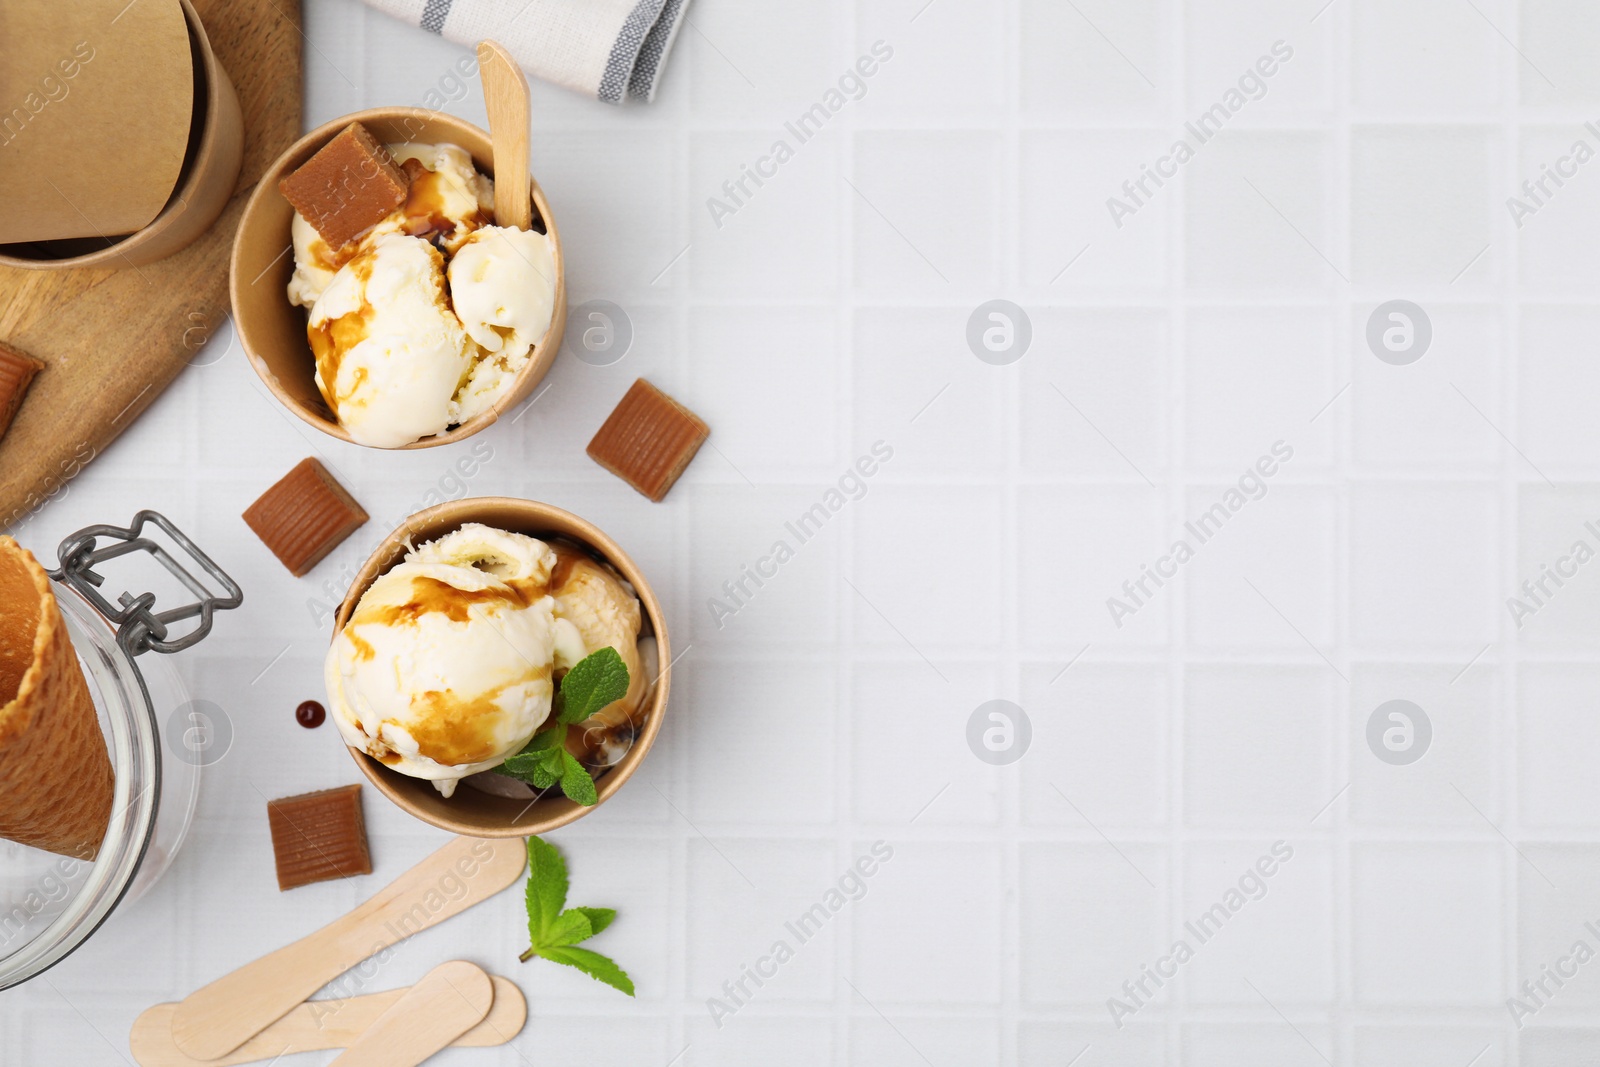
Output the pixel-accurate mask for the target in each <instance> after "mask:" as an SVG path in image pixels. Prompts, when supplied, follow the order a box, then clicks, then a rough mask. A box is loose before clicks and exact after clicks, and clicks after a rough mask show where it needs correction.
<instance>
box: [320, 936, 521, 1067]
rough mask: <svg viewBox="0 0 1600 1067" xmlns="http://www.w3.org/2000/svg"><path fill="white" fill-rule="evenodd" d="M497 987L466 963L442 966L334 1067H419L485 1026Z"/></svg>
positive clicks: (378, 1020)
mask: <svg viewBox="0 0 1600 1067" xmlns="http://www.w3.org/2000/svg"><path fill="white" fill-rule="evenodd" d="M493 1003H494V986H493V985H492V984H491V983H490V981H489V976H488V975H487V974H484V973H483V968H481V967H478V966H476V965H475V964H471V963H468V962H467V961H466V960H451V961H450V962H449V963H441V964H440V965H439V966H437V967H435V968H434V969H433V970H431V971H429V972H428V973H427V974H425V975H423V977H422V981H420V982H418V983H417V984H416V985H414V986H412V987H411V988H410V989H409V990H407V991H406V995H405V996H403V997H401V998H400V999H399V1000H397V1001H395V1003H394V1006H393V1007H391V1008H390V1009H389V1010H388V1011H386V1012H384V1013H383V1014H382V1015H380V1016H378V1018H377V1020H376V1021H374V1022H373V1024H372V1025H371V1026H369V1027H367V1029H366V1031H365V1032H363V1033H362V1035H361V1036H360V1037H358V1038H356V1040H355V1042H354V1043H353V1044H352V1045H351V1046H350V1047H349V1048H348V1049H346V1050H345V1052H344V1053H343V1054H342V1055H341V1056H339V1058H338V1059H336V1060H334V1061H333V1063H331V1064H329V1065H328V1067H417V1064H419V1063H421V1062H422V1061H424V1060H426V1059H428V1057H430V1056H432V1055H433V1054H434V1053H435V1052H438V1051H440V1050H442V1049H445V1048H448V1047H449V1046H450V1044H451V1042H453V1041H455V1039H456V1038H458V1037H460V1036H461V1035H462V1034H464V1033H466V1032H467V1031H468V1030H471V1029H472V1028H473V1027H474V1026H477V1025H478V1024H479V1023H481V1022H483V1020H484V1017H485V1016H487V1015H488V1014H489V1007H490V1005H492V1004H493Z"/></svg>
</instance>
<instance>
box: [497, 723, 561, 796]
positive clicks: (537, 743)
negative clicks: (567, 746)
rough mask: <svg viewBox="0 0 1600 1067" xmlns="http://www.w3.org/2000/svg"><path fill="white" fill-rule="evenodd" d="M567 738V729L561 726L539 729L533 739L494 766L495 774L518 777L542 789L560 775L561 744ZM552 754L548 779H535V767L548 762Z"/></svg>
mask: <svg viewBox="0 0 1600 1067" xmlns="http://www.w3.org/2000/svg"><path fill="white" fill-rule="evenodd" d="M566 739H567V731H566V729H565V728H564V727H561V726H552V727H551V728H550V729H548V730H540V731H539V732H538V733H536V734H534V735H533V739H532V740H530V741H529V742H528V743H527V744H526V745H524V746H523V747H522V751H521V752H518V753H517V754H516V755H515V756H512V757H511V758H510V759H508V760H506V761H505V762H504V763H502V764H500V766H498V767H496V768H495V769H494V770H495V773H496V774H503V775H505V776H506V777H508V778H518V779H521V780H522V781H524V782H532V783H533V784H534V785H535V786H536V787H538V788H540V789H544V788H546V787H547V786H549V785H550V784H551V782H554V781H555V780H556V779H557V778H559V777H561V773H560V768H561V755H560V751H561V746H562V744H563V743H565V741H566ZM551 755H554V756H555V763H554V765H553V766H550V770H551V772H552V773H551V774H550V775H549V781H546V782H544V783H543V784H541V783H540V782H538V781H537V780H536V778H537V777H538V776H537V774H536V769H537V768H538V766H539V764H540V763H541V762H544V763H547V764H548V757H549V756H551Z"/></svg>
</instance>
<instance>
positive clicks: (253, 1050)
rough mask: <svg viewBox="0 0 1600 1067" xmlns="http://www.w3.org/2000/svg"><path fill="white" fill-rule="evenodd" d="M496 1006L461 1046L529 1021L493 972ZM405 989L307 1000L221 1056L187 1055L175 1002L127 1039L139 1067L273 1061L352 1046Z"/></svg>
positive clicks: (519, 1000)
mask: <svg viewBox="0 0 1600 1067" xmlns="http://www.w3.org/2000/svg"><path fill="white" fill-rule="evenodd" d="M491 981H493V983H494V1006H493V1007H491V1008H490V1009H489V1015H488V1017H487V1018H485V1019H484V1020H483V1021H482V1022H481V1023H479V1024H478V1025H477V1026H474V1027H473V1028H472V1029H471V1030H468V1031H467V1032H466V1033H464V1034H462V1035H461V1036H460V1037H458V1038H456V1040H455V1044H456V1046H457V1047H460V1048H484V1047H487V1046H490V1045H503V1044H505V1043H506V1042H508V1041H510V1040H511V1039H512V1038H513V1037H516V1036H517V1034H519V1033H521V1032H522V1027H523V1024H524V1023H526V1022H527V1021H528V1002H527V1000H526V999H525V998H524V997H523V995H522V990H520V989H518V988H517V987H516V985H515V984H514V983H513V982H512V981H511V980H510V979H507V978H501V977H500V976H498V975H495V976H494V977H493V978H492V979H491ZM406 992H407V990H405V989H388V990H385V991H383V992H382V993H368V994H366V995H364V996H359V997H350V998H348V999H336V1000H308V1001H304V1002H303V1003H301V1004H300V1005H299V1007H297V1008H295V1009H294V1010H293V1011H291V1012H289V1014H288V1015H285V1016H284V1017H283V1018H281V1019H279V1020H278V1021H277V1022H275V1023H273V1024H272V1025H271V1026H269V1027H267V1028H266V1029H265V1030H263V1031H261V1032H260V1033H259V1034H257V1035H256V1036H255V1037H252V1038H251V1039H250V1040H249V1041H246V1042H245V1043H244V1044H242V1045H240V1046H239V1047H238V1048H236V1049H234V1050H233V1051H232V1052H230V1053H228V1054H227V1055H226V1056H224V1057H222V1058H221V1059H218V1060H197V1059H194V1058H193V1057H190V1056H186V1055H184V1053H183V1050H182V1049H180V1048H178V1046H177V1044H176V1043H175V1042H174V1041H173V1040H172V1015H173V1013H174V1012H176V1011H177V1010H178V1005H176V1004H157V1005H156V1006H155V1007H153V1008H149V1009H147V1010H146V1011H145V1012H144V1014H142V1015H140V1016H139V1017H138V1018H137V1019H135V1020H134V1023H133V1033H132V1034H131V1035H130V1036H129V1038H128V1043H129V1045H130V1046H131V1047H132V1049H133V1058H134V1059H135V1060H136V1061H137V1062H138V1063H139V1065H140V1067H234V1065H235V1064H240V1063H254V1062H256V1061H257V1060H272V1059H276V1058H277V1057H279V1056H288V1055H292V1054H294V1053H296V1052H317V1051H321V1050H323V1049H330V1048H349V1047H350V1046H351V1045H352V1044H353V1043H354V1042H355V1040H356V1038H358V1037H360V1036H361V1034H362V1033H363V1032H364V1031H365V1030H366V1029H367V1028H368V1027H370V1026H371V1025H372V1024H373V1023H374V1022H376V1021H377V1020H378V1017H379V1016H380V1015H382V1014H383V1013H384V1012H386V1011H388V1010H389V1009H390V1008H392V1007H393V1006H394V1005H395V1002H396V1001H398V1000H400V998H401V997H403V996H405V994H406Z"/></svg>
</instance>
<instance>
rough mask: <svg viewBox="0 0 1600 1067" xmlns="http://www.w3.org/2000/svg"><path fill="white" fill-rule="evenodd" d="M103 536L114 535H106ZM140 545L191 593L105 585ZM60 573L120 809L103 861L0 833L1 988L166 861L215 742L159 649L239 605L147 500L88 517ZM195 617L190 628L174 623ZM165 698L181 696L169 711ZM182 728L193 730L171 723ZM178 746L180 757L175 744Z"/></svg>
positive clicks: (139, 887)
mask: <svg viewBox="0 0 1600 1067" xmlns="http://www.w3.org/2000/svg"><path fill="white" fill-rule="evenodd" d="M146 525H153V526H155V527H157V528H159V529H161V530H162V531H164V532H165V533H166V534H167V536H168V538H170V539H171V541H172V542H173V543H175V544H176V545H177V546H178V547H179V548H181V549H182V550H183V552H185V553H186V554H187V555H188V556H189V557H190V562H191V563H192V564H197V565H198V568H199V569H200V570H201V571H202V572H204V574H205V575H206V576H207V577H209V578H210V579H211V581H212V583H213V585H214V586H219V587H221V589H223V590H224V591H225V592H224V595H222V596H217V595H214V594H213V592H212V590H211V589H210V588H208V587H207V585H205V584H204V583H203V582H202V581H201V580H200V579H199V578H197V577H196V576H195V575H194V574H193V573H191V572H190V570H189V569H187V568H186V567H185V565H184V563H183V562H181V561H180V560H179V559H178V558H176V557H175V556H173V555H172V554H170V553H169V552H168V551H167V550H166V548H164V547H163V546H162V545H161V544H159V543H157V542H155V541H152V540H151V539H149V538H147V537H144V536H142V532H143V530H144V527H145V526H146ZM100 542H109V543H108V544H105V546H104V547H99V548H97V544H98V543H100ZM131 552H148V553H149V554H150V555H151V556H153V557H154V558H155V559H156V560H157V561H158V562H159V563H161V564H162V565H163V566H164V567H166V569H167V570H168V571H169V572H171V573H172V575H173V576H174V577H175V578H177V579H178V580H179V581H180V582H181V583H182V584H183V585H184V587H185V588H186V589H188V590H189V592H191V593H192V594H193V595H194V596H195V597H196V600H195V602H194V603H191V604H186V605H183V606H181V607H178V608H173V609H170V610H158V609H157V608H156V605H155V598H154V596H152V595H151V594H149V593H145V594H141V595H139V596H134V595H132V594H129V593H123V594H121V595H120V597H119V598H118V601H117V603H115V604H113V603H112V602H111V601H109V600H107V599H106V598H105V597H104V596H103V595H102V594H101V593H100V592H99V586H100V584H101V583H102V581H103V578H102V576H101V575H99V574H97V573H96V572H95V570H94V567H95V566H96V565H98V564H102V563H104V562H106V561H108V560H111V559H114V558H116V557H119V556H123V555H127V554H129V553H131ZM59 557H60V566H59V568H58V569H57V570H54V571H52V572H51V573H50V577H51V586H52V589H53V590H54V592H55V597H56V603H57V604H58V605H60V607H61V614H62V618H63V619H64V620H65V622H66V625H67V632H68V634H69V636H70V637H71V639H72V645H73V648H74V650H75V651H76V652H77V655H78V662H79V664H80V665H81V666H82V668H83V676H84V680H85V681H86V682H87V683H88V687H89V693H90V695H91V696H92V697H93V699H94V703H95V708H96V710H97V711H98V713H99V716H100V726H101V729H102V730H103V731H104V733H105V738H106V750H107V753H108V754H109V755H110V757H111V766H112V770H113V772H114V774H115V776H116V784H115V787H114V792H113V794H112V804H111V820H110V822H109V823H108V825H107V826H106V834H105V839H104V840H103V841H102V842H101V845H100V852H99V854H98V855H97V856H96V857H95V859H94V860H93V861H84V860H75V859H71V858H69V857H66V856H60V855H56V854H55V853H51V852H45V851H42V850H39V849H34V848H29V847H27V846H25V845H19V844H17V843H15V842H11V841H4V840H0V989H6V988H9V987H10V986H14V985H17V984H19V983H21V982H25V981H27V980H28V979H30V978H33V977H34V976H36V975H38V974H39V973H41V972H42V971H44V970H46V969H48V968H50V967H52V966H54V965H55V964H57V963H59V962H60V961H61V960H62V959H64V958H66V956H67V955H68V954H70V953H71V952H72V951H73V950H74V949H76V948H78V947H79V946H80V945H82V944H83V943H84V942H85V941H86V940H88V938H89V937H90V935H92V934H93V933H94V932H95V931H96V930H97V929H99V928H100V926H101V924H103V923H104V922H105V921H106V919H107V918H109V917H110V915H111V913H112V911H113V910H115V909H116V907H117V905H118V904H121V903H124V902H131V901H133V900H137V899H138V898H139V897H140V896H142V895H143V894H144V893H145V892H147V891H148V890H149V889H150V887H151V886H152V885H154V884H155V883H156V881H157V880H158V879H159V878H160V877H161V875H162V874H163V873H165V871H166V869H167V867H168V866H170V865H171V863H172V860H173V858H174V857H175V856H176V855H177V852H178V848H179V847H180V846H181V845H182V844H183V839H184V837H185V835H186V834H187V833H188V830H189V824H190V822H191V821H192V820H193V818H194V809H195V802H196V800H197V799H198V798H199V795H200V773H201V767H202V765H203V764H204V763H205V762H207V759H206V758H205V756H204V752H205V747H206V746H205V745H204V744H203V743H201V744H197V743H196V739H195V737H194V736H191V734H192V732H194V731H199V732H201V737H202V740H204V731H206V730H209V729H213V728H215V727H216V725H218V724H215V723H213V722H210V721H208V717H207V713H206V711H205V708H206V705H204V704H197V703H195V702H191V701H190V700H189V697H188V694H187V691H186V689H185V687H184V684H183V681H182V679H181V678H179V676H178V673H177V671H176V670H175V669H173V667H172V664H171V663H170V662H168V661H166V660H165V659H163V658H161V656H152V657H148V658H145V659H143V660H139V661H138V662H135V661H136V660H138V657H140V656H142V655H143V654H144V653H146V652H157V653H163V654H171V653H174V652H178V651H181V650H183V649H185V648H188V647H190V646H191V645H194V644H195V643H197V642H198V641H200V640H201V639H202V638H203V637H205V635H206V634H207V633H209V632H210V630H211V621H212V615H213V613H214V612H216V611H219V610H225V609H228V608H235V607H238V606H239V604H240V603H241V602H242V600H243V594H242V593H241V591H240V589H239V587H238V585H237V584H236V583H235V582H234V581H233V579H232V578H230V577H228V575H227V574H226V573H224V572H223V570H222V569H221V568H220V567H218V566H217V565H216V564H215V563H213V562H212V561H211V559H210V558H209V557H207V556H206V555H205V554H204V553H203V552H201V551H200V549H199V548H198V547H196V546H195V544H194V543H193V542H192V541H190V540H189V539H188V537H186V536H184V534H183V533H182V532H181V531H179V530H178V529H177V528H176V527H175V526H173V525H172V523H171V522H169V521H168V520H167V519H166V518H165V517H163V516H161V515H159V514H157V513H155V512H151V511H142V512H140V513H139V514H138V515H136V516H135V517H134V521H133V525H132V526H131V527H129V528H128V529H119V528H117V527H112V526H92V527H89V528H87V529H84V530H80V531H78V532H77V533H75V534H73V535H72V536H71V537H68V538H67V539H66V540H65V541H63V542H62V543H61V548H60V550H59ZM191 619H193V620H196V622H195V624H194V625H193V626H192V628H189V629H188V631H187V632H186V633H184V634H182V635H175V634H173V633H172V627H173V624H175V623H183V622H185V621H187V620H191ZM157 708H163V709H176V710H175V712H174V713H173V714H171V715H169V716H168V717H167V719H168V721H167V722H165V723H164V722H162V721H160V719H159V717H158V716H157V714H156V709H157ZM177 730H183V731H184V735H183V736H178V737H174V736H171V733H172V732H174V731H177ZM172 755H177V756H178V758H175V759H170V758H166V757H168V756H172Z"/></svg>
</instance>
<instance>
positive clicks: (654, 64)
mask: <svg viewBox="0 0 1600 1067" xmlns="http://www.w3.org/2000/svg"><path fill="white" fill-rule="evenodd" d="M366 2H367V3H368V4H369V5H371V6H372V7H375V8H377V9H378V10H379V11H383V12H385V13H387V14H390V15H393V16H394V17H395V18H398V19H400V20H402V21H404V22H408V23H410V24H411V25H413V26H420V27H422V28H423V29H425V30H427V31H429V32H430V33H437V34H439V35H440V36H442V37H444V38H445V39H446V40H450V41H455V42H456V43H458V44H465V45H476V44H477V43H478V42H479V41H481V40H483V39H484V38H485V37H491V38H493V39H494V40H496V41H499V42H500V43H501V44H503V45H505V47H506V49H507V50H508V51H509V52H510V53H511V54H512V56H514V57H515V58H516V60H517V62H518V63H520V64H521V65H522V67H523V69H524V70H526V71H527V72H528V73H529V74H532V75H534V76H535V77H538V78H543V79H544V80H545V81H550V82H554V83H555V84H557V85H564V86H566V87H567V88H568V89H574V90H576V91H577V92H580V93H584V94H586V95H588V96H593V97H595V98H596V99H599V100H603V101H605V102H606V103H608V104H620V103H622V102H623V100H624V99H630V100H642V101H646V102H648V101H650V100H652V99H654V98H655V95H656V84H657V82H658V80H659V78H660V74H661V69H662V68H663V67H664V66H665V65H666V62H667V53H668V52H670V51H671V50H672V41H673V39H674V38H675V37H676V36H677V33H678V23H679V21H680V20H681V17H682V15H683V11H684V8H686V7H688V6H689V0H366Z"/></svg>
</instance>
